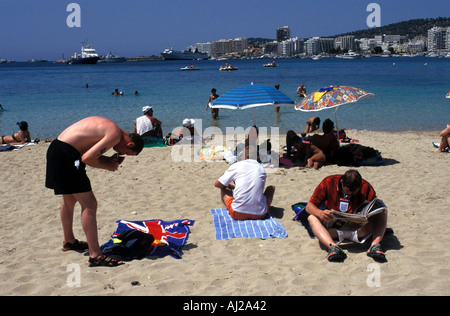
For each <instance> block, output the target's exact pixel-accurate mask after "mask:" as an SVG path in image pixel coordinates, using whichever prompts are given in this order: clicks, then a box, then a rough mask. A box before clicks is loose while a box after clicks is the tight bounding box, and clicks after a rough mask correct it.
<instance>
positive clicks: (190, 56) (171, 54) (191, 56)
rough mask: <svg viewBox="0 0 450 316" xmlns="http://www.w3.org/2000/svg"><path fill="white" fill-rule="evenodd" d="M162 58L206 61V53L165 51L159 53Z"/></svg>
mask: <svg viewBox="0 0 450 316" xmlns="http://www.w3.org/2000/svg"><path fill="white" fill-rule="evenodd" d="M161 56H162V58H164V60H199V59H208V54H207V53H200V52H198V50H197V49H195V50H194V51H190V50H173V49H168V48H167V49H165V50H164V52H162V53H161Z"/></svg>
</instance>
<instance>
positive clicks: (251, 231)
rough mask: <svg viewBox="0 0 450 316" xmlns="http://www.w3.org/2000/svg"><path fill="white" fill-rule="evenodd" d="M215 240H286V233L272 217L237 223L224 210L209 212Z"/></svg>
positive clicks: (218, 209)
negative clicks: (212, 222) (214, 231)
mask: <svg viewBox="0 0 450 316" xmlns="http://www.w3.org/2000/svg"><path fill="white" fill-rule="evenodd" d="M211 214H212V216H213V221H214V228H215V230H216V240H225V239H230V238H241V237H244V238H261V239H268V238H282V239H284V238H286V237H287V232H286V230H285V229H284V228H283V226H282V225H281V223H280V222H278V221H277V220H276V219H274V218H273V217H269V218H267V219H260V220H245V221H238V220H235V219H233V218H232V217H231V216H230V213H228V210H227V209H226V208H216V209H212V210H211Z"/></svg>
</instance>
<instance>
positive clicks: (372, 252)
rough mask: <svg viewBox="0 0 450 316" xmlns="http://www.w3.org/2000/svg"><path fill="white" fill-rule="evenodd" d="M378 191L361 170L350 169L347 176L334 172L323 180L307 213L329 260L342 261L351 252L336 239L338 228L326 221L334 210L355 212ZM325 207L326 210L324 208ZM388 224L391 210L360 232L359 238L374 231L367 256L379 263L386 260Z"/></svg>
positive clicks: (373, 219) (373, 217)
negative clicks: (384, 242) (384, 244)
mask: <svg viewBox="0 0 450 316" xmlns="http://www.w3.org/2000/svg"><path fill="white" fill-rule="evenodd" d="M374 198H376V193H375V190H374V189H373V187H372V186H371V185H370V183H369V182H367V181H366V180H364V179H362V177H361V175H360V174H359V172H358V171H356V170H353V169H350V170H348V171H347V172H345V174H344V175H332V176H328V177H326V178H325V179H323V180H322V182H321V183H320V184H319V185H318V186H317V188H316V189H315V191H314V193H313V195H312V196H311V198H310V200H309V202H308V204H307V205H306V212H307V214H309V216H308V222H309V224H310V226H311V228H312V231H313V233H314V235H315V236H316V237H317V238H318V239H319V241H320V243H322V244H323V245H324V246H326V247H327V248H328V256H327V259H328V260H329V261H331V262H342V261H344V260H345V258H346V257H347V255H346V254H345V253H344V252H343V251H342V249H341V248H340V247H339V246H338V245H337V244H336V243H335V242H334V239H335V238H338V231H337V230H334V229H333V230H328V229H326V228H325V225H324V223H325V222H326V221H328V220H330V219H332V218H333V215H332V214H331V213H330V210H336V211H341V212H346V213H353V212H354V211H355V210H356V209H357V207H358V206H360V205H361V204H362V203H363V202H365V201H372V200H373V199H374ZM321 206H325V209H324V210H322V209H320V207H321ZM386 225H387V210H385V211H384V212H382V213H379V214H377V215H374V216H372V217H370V219H369V222H368V223H367V224H366V225H364V226H363V227H361V228H360V229H358V230H357V231H356V237H355V238H357V241H358V242H359V240H361V239H362V238H365V237H367V236H368V235H369V234H372V237H373V239H372V243H371V247H370V249H369V251H368V252H367V255H368V256H369V257H372V258H373V259H374V260H376V261H379V262H384V261H386V256H385V254H384V252H383V251H382V250H381V247H380V242H381V240H382V239H383V236H384V233H385V231H386Z"/></svg>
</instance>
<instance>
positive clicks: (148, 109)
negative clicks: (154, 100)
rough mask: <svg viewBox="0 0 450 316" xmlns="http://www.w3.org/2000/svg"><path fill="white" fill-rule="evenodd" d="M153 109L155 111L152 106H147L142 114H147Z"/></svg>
mask: <svg viewBox="0 0 450 316" xmlns="http://www.w3.org/2000/svg"><path fill="white" fill-rule="evenodd" d="M152 109H153V107H152V106H149V105H146V106H144V107H142V112H144V114H145V113H147V112H148V111H150V110H152Z"/></svg>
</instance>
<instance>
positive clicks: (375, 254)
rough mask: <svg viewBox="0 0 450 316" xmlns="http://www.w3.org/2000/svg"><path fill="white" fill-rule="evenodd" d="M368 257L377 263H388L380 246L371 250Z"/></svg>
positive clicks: (374, 246)
mask: <svg viewBox="0 0 450 316" xmlns="http://www.w3.org/2000/svg"><path fill="white" fill-rule="evenodd" d="M367 255H368V256H369V257H371V258H373V260H375V261H377V262H386V261H387V259H386V256H385V255H384V253H383V251H382V250H381V245H380V244H375V245H373V246H372V247H370V248H369V251H368V252H367Z"/></svg>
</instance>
